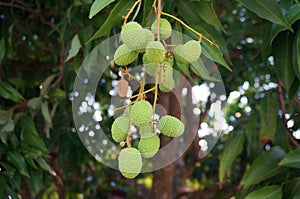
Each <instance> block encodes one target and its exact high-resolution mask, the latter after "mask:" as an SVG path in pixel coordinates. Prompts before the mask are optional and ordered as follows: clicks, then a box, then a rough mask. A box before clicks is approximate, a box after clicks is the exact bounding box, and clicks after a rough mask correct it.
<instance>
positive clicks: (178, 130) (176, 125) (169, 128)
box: [157, 115, 184, 137]
mask: <svg viewBox="0 0 300 199" xmlns="http://www.w3.org/2000/svg"><path fill="white" fill-rule="evenodd" d="M157 127H158V129H159V130H160V132H161V133H162V134H164V135H166V136H170V137H178V136H180V135H182V134H183V132H184V124H183V123H182V122H181V121H180V120H179V119H177V118H176V117H173V116H171V115H166V116H163V117H162V118H161V119H160V120H159V121H158V125H157Z"/></svg>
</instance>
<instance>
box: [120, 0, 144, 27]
mask: <svg viewBox="0 0 300 199" xmlns="http://www.w3.org/2000/svg"><path fill="white" fill-rule="evenodd" d="M140 2H141V0H136V1H135V3H134V4H133V6H132V7H131V8H130V9H129V11H128V13H127V15H126V16H123V19H124V22H123V26H124V25H125V24H126V23H127V20H128V18H129V16H130V15H131V13H132V12H133V10H134V8H135V7H136V6H137V5H138V4H139V3H140Z"/></svg>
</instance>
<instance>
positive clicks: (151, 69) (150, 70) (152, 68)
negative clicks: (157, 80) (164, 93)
mask: <svg viewBox="0 0 300 199" xmlns="http://www.w3.org/2000/svg"><path fill="white" fill-rule="evenodd" d="M143 65H144V67H145V69H146V73H147V74H148V75H150V76H152V77H155V75H156V72H157V69H158V66H159V65H158V64H156V63H151V62H149V60H148V59H147V57H146V55H145V54H144V56H143Z"/></svg>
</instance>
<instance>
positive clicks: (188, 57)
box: [114, 18, 202, 92]
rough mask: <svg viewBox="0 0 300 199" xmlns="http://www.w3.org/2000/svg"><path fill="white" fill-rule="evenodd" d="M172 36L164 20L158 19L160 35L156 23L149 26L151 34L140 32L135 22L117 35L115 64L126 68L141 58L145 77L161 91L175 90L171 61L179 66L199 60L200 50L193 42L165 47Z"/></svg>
mask: <svg viewBox="0 0 300 199" xmlns="http://www.w3.org/2000/svg"><path fill="white" fill-rule="evenodd" d="M158 32H159V37H158ZM171 35H172V26H171V24H170V22H169V21H168V20H167V19H164V18H162V19H160V28H159V31H158V27H157V21H155V22H154V23H153V24H152V25H151V31H150V30H148V29H146V28H142V26H141V25H140V24H139V23H137V22H129V23H126V24H125V25H124V26H123V28H122V31H121V35H120V37H121V40H122V42H123V44H122V45H120V46H119V47H118V48H117V50H116V51H115V54H114V62H115V63H116V64H117V65H119V66H128V65H129V64H131V63H133V62H134V61H135V60H136V59H137V58H138V56H139V54H143V55H142V56H143V59H142V61H143V66H144V67H145V70H146V73H147V74H148V75H150V76H152V77H154V78H155V79H157V80H158V81H157V83H158V84H159V89H160V90H161V91H163V92H169V91H171V90H172V89H173V88H174V86H175V83H174V79H173V66H174V58H175V61H176V62H177V63H180V64H189V63H193V62H195V61H196V60H197V59H198V58H199V56H200V54H201V49H202V48H201V45H200V43H199V42H198V41H196V40H189V41H187V42H186V43H185V44H183V45H182V44H181V45H179V44H178V45H176V44H175V45H168V44H167V42H166V41H168V39H169V38H170V37H171ZM158 38H159V40H158ZM161 41H164V42H163V43H162V42H161ZM173 46H175V47H174V48H173Z"/></svg>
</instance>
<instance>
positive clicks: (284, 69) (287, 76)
mask: <svg viewBox="0 0 300 199" xmlns="http://www.w3.org/2000/svg"><path fill="white" fill-rule="evenodd" d="M292 46H293V36H292V34H291V33H290V32H287V31H286V32H283V33H280V34H279V35H278V36H277V37H276V39H275V40H274V42H273V56H274V65H275V69H276V72H277V74H278V76H279V78H280V80H281V81H282V83H283V86H284V87H285V89H286V90H289V89H290V87H291V85H292V84H293V81H294V78H295V72H294V70H293V66H292V58H293V57H292V56H293V52H292Z"/></svg>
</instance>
